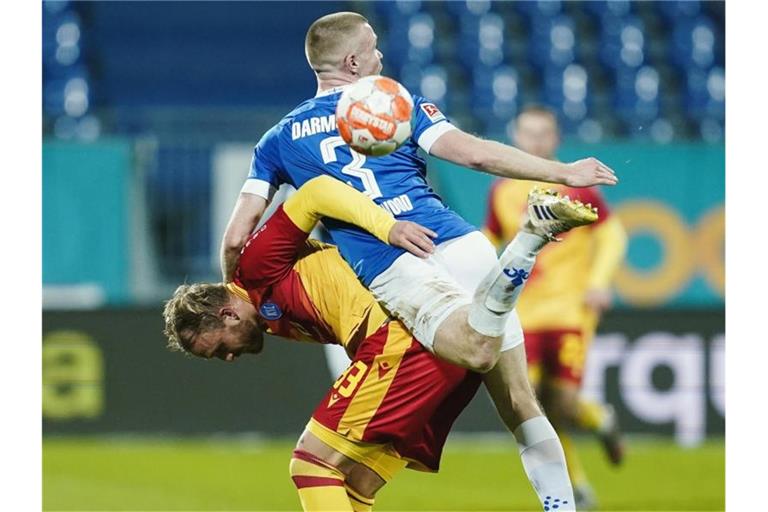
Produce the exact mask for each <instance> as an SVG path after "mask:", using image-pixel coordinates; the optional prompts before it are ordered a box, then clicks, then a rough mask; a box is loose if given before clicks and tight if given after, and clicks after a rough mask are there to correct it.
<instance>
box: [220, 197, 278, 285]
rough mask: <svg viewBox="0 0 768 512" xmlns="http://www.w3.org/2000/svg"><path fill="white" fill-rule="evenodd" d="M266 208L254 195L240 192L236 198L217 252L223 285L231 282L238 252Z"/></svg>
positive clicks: (264, 202) (262, 199)
mask: <svg viewBox="0 0 768 512" xmlns="http://www.w3.org/2000/svg"><path fill="white" fill-rule="evenodd" d="M266 207H267V200H266V199H264V198H263V197H261V196H258V195H256V194H248V193H246V192H241V193H240V196H239V197H238V198H237V203H236V204H235V209H234V210H233V211H232V216H231V217H230V218H229V223H228V224H227V229H226V230H225V231H224V237H223V238H222V240H221V249H220V252H219V261H220V264H221V275H222V277H223V279H224V282H225V283H226V282H229V281H231V280H232V275H233V274H234V272H235V268H236V267H237V261H238V259H239V257H240V250H241V249H242V248H243V245H244V244H245V241H246V240H248V237H249V236H250V235H251V232H253V229H254V228H255V227H256V224H258V222H259V219H260V218H261V216H262V215H263V214H264V210H265V209H266Z"/></svg>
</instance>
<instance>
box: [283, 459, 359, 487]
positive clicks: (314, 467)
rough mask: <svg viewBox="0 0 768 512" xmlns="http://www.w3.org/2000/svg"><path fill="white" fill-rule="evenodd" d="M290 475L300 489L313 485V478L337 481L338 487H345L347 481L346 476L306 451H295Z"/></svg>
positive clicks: (289, 468)
mask: <svg viewBox="0 0 768 512" xmlns="http://www.w3.org/2000/svg"><path fill="white" fill-rule="evenodd" d="M288 473H289V474H290V476H291V480H293V483H294V485H295V486H296V487H297V488H298V489H302V488H304V487H306V486H308V485H309V486H311V485H313V484H312V483H311V482H312V477H321V478H326V479H332V480H337V481H338V482H339V484H338V485H343V483H344V479H345V477H344V474H343V473H342V472H341V471H340V470H338V469H337V468H336V467H334V466H333V465H331V464H329V463H328V462H326V461H324V460H322V459H320V458H319V457H317V456H316V455H314V454H312V453H310V452H307V451H304V450H294V451H293V455H292V456H291V461H290V462H289V463H288ZM308 477H309V478H308Z"/></svg>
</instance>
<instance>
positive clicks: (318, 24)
mask: <svg viewBox="0 0 768 512" xmlns="http://www.w3.org/2000/svg"><path fill="white" fill-rule="evenodd" d="M366 23H368V20H367V19H366V18H365V16H362V15H360V14H357V13H356V12H336V13H333V14H328V15H326V16H323V17H322V18H319V19H317V20H315V22H314V23H312V25H310V27H309V30H307V37H306V38H305V39H304V52H305V53H306V55H307V61H309V65H310V67H311V68H312V69H313V70H314V71H315V72H316V73H320V72H323V71H331V70H333V69H337V68H338V67H339V66H340V64H341V62H342V60H343V59H344V57H345V55H344V53H343V52H345V51H346V50H347V49H348V48H349V45H350V42H351V41H352V38H354V36H355V35H356V34H357V32H358V31H359V30H360V27H361V26H363V25H365V24H366Z"/></svg>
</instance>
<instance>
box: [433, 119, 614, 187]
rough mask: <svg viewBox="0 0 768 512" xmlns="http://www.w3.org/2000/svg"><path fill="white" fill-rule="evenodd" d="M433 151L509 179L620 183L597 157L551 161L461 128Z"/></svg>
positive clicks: (443, 137) (570, 183)
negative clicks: (572, 160)
mask: <svg viewBox="0 0 768 512" xmlns="http://www.w3.org/2000/svg"><path fill="white" fill-rule="evenodd" d="M429 152H430V154H432V155H434V156H436V157H438V158H442V159H443V160H448V161H450V162H453V163H456V164H458V165H462V166H464V167H469V168H471V169H475V170H478V171H483V172H487V173H489V174H495V175H496V176H502V177H505V178H516V179H523V180H536V181H546V182H549V183H561V184H564V185H568V186H570V187H590V186H592V185H615V184H616V183H617V182H618V179H617V178H616V175H615V173H614V172H613V169H611V168H610V167H608V166H607V165H605V164H604V163H602V162H601V161H600V160H598V159H597V158H585V159H583V160H577V161H576V162H571V163H562V162H557V161H554V160H547V159H544V158H539V157H537V156H534V155H531V154H528V153H526V152H524V151H521V150H519V149H517V148H515V147H512V146H507V145H506V144H501V143H500V142H496V141H491V140H483V139H481V138H479V137H475V136H474V135H470V134H469V133H466V132H463V131H461V130H458V129H457V130H450V131H447V132H445V133H444V134H443V135H441V136H440V138H439V139H437V140H436V141H435V143H434V144H432V147H431V148H430V151H429Z"/></svg>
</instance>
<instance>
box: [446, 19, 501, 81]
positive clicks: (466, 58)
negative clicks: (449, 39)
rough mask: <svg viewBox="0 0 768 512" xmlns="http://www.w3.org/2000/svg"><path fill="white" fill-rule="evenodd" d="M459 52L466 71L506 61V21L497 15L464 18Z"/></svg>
mask: <svg viewBox="0 0 768 512" xmlns="http://www.w3.org/2000/svg"><path fill="white" fill-rule="evenodd" d="M457 52H458V54H459V58H460V60H461V63H462V64H463V65H464V67H465V69H467V70H468V71H469V70H471V68H472V67H474V66H475V65H479V66H486V67H494V66H498V65H500V64H501V63H502V62H503V60H504V20H503V19H502V17H501V16H499V15H498V14H496V13H487V14H483V15H482V16H480V17H477V18H464V19H462V24H461V33H460V35H459V41H458V48H457Z"/></svg>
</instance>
